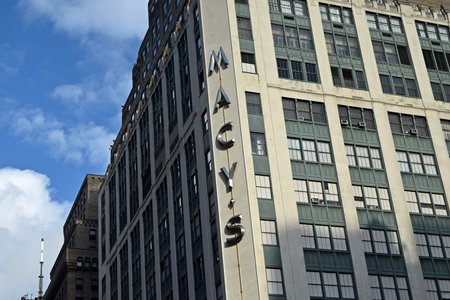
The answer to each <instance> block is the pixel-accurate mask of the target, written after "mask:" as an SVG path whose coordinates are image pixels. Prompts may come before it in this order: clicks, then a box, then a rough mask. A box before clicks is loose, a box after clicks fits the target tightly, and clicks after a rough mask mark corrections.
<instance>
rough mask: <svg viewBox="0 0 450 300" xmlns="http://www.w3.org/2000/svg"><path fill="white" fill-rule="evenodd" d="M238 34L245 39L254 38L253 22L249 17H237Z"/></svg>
mask: <svg viewBox="0 0 450 300" xmlns="http://www.w3.org/2000/svg"><path fill="white" fill-rule="evenodd" d="M237 25H238V35H239V38H240V39H243V40H250V41H251V40H253V38H252V24H251V22H250V19H249V18H242V17H237Z"/></svg>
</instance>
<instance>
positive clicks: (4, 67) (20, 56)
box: [0, 43, 25, 76]
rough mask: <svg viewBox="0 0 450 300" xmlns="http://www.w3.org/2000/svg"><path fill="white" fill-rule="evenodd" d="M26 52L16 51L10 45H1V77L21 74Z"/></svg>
mask: <svg viewBox="0 0 450 300" xmlns="http://www.w3.org/2000/svg"><path fill="white" fill-rule="evenodd" d="M24 57H25V51H23V50H21V49H16V48H14V47H12V46H11V45H10V44H8V43H3V44H0V76H1V75H5V76H13V75H16V74H17V73H18V72H19V68H20V66H21V65H22V63H23V61H24Z"/></svg>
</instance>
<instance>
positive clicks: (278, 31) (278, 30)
mask: <svg viewBox="0 0 450 300" xmlns="http://www.w3.org/2000/svg"><path fill="white" fill-rule="evenodd" d="M272 35H273V43H274V44H275V47H286V41H285V39H284V31H283V26H281V25H275V24H272Z"/></svg>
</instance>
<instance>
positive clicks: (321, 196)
mask: <svg viewBox="0 0 450 300" xmlns="http://www.w3.org/2000/svg"><path fill="white" fill-rule="evenodd" d="M294 192H295V194H296V200H297V202H301V203H312V204H315V205H317V204H327V205H332V206H335V205H340V202H339V194H338V188H337V184H336V183H331V182H320V181H312V180H310V181H306V180H300V179H294Z"/></svg>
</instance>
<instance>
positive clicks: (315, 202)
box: [311, 197, 320, 204]
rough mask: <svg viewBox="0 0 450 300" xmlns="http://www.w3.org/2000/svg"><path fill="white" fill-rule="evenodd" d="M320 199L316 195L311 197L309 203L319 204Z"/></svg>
mask: <svg viewBox="0 0 450 300" xmlns="http://www.w3.org/2000/svg"><path fill="white" fill-rule="evenodd" d="M319 202H320V200H319V198H317V197H314V198H311V203H312V204H319Z"/></svg>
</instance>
